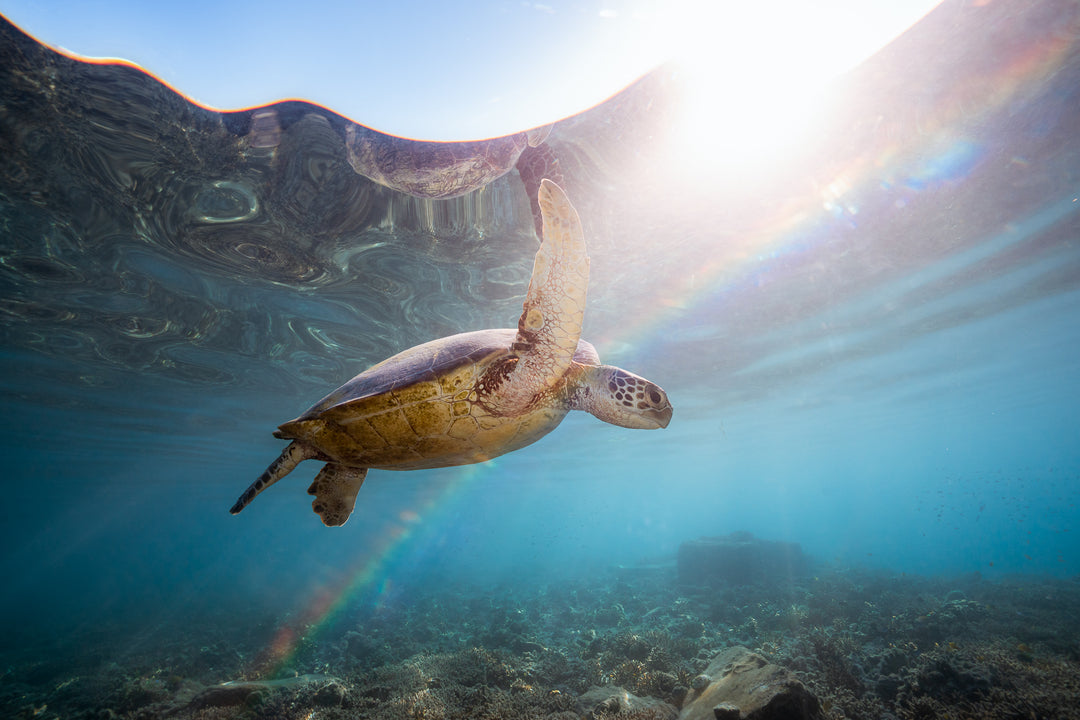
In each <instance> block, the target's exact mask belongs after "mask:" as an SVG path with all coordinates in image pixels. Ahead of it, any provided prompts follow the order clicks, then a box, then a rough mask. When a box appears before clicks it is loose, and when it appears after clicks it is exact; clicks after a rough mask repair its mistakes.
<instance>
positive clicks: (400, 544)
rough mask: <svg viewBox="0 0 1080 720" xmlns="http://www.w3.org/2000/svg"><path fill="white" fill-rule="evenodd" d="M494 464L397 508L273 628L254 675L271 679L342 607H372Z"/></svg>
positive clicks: (458, 473)
mask: <svg viewBox="0 0 1080 720" xmlns="http://www.w3.org/2000/svg"><path fill="white" fill-rule="evenodd" d="M496 466H497V462H496V461H494V460H489V461H488V462H486V463H482V464H479V465H467V466H463V467H460V468H450V469H448V470H447V471H445V472H448V473H451V475H450V481H449V482H447V483H446V484H445V485H435V486H429V487H432V488H433V490H432V492H431V493H430V494H429V496H428V497H427V498H425V499H423V500H422V501H421V502H420V503H419V507H417V508H415V509H407V510H403V511H402V512H401V513H399V515H398V521H397V522H394V523H392V524H389V525H388V527H387V529H386V531H385V533H384V534H383V536H382V537H381V538H380V540H379V541H378V543H377V544H376V545H375V546H374V547H369V548H367V550H368V551H367V552H365V553H364V554H363V555H361V556H359V559H358V560H357V561H356V562H355V563H354V564H353V565H352V566H351V567H350V568H348V570H347V571H346V572H345V573H343V576H342V577H343V579H342V580H341V582H339V583H336V585H334V586H330V587H328V586H323V587H320V588H317V589H316V590H314V591H312V593H311V597H310V598H309V600H308V601H307V607H306V608H305V609H304V610H303V612H301V613H300V614H299V617H298V618H297V619H296V620H294V621H292V622H290V623H287V624H282V625H281V627H279V628H278V630H277V633H276V634H275V636H274V639H273V640H272V641H271V643H270V646H269V647H268V648H266V650H265V651H264V653H263V657H262V658H261V659H260V660H259V661H258V662H256V663H255V667H256V671H255V672H256V674H257V675H258V676H259V677H265V678H274V677H277V676H278V674H279V673H280V672H281V671H282V670H283V669H284V668H285V667H286V666H288V665H289V663H290V662H291V661H292V659H293V657H294V656H295V654H296V652H297V650H298V649H299V648H300V647H301V646H302V644H303V643H304V642H306V641H309V640H313V639H314V638H315V637H317V636H318V635H319V633H320V632H322V631H323V630H324V629H325V628H327V627H328V626H330V625H331V624H333V622H334V620H335V619H336V618H337V617H338V616H339V615H340V614H341V612H342V611H343V610H345V609H346V608H356V607H362V606H365V605H370V606H373V607H378V606H379V605H380V604H381V603H382V602H383V601H384V600H385V599H386V597H387V596H388V595H389V594H390V592H391V590H392V588H393V578H392V570H393V568H394V566H395V565H397V564H398V563H399V562H400V561H401V560H402V559H403V558H404V557H406V556H408V555H409V554H410V553H409V551H410V550H415V549H417V548H419V547H422V546H423V545H424V543H425V542H430V540H431V539H432V536H433V535H434V534H435V532H434V531H435V530H436V529H437V528H438V527H440V523H441V521H442V520H443V519H444V518H445V517H446V516H448V515H449V514H450V513H449V511H450V509H451V508H453V507H454V505H455V503H456V502H457V501H459V500H460V498H461V497H462V496H463V494H464V492H465V490H466V489H467V488H468V487H469V486H471V485H473V484H474V482H475V481H476V480H477V479H478V478H480V477H483V476H485V475H488V474H491V473H492V472H494V471H495V468H496Z"/></svg>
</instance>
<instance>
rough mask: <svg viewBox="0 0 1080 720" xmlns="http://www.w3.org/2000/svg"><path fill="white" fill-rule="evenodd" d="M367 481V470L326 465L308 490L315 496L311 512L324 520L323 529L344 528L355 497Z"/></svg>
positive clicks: (354, 505) (354, 502) (309, 493)
mask: <svg viewBox="0 0 1080 720" xmlns="http://www.w3.org/2000/svg"><path fill="white" fill-rule="evenodd" d="M365 477H367V468H351V467H345V466H344V465H338V464H337V463H326V465H325V466H324V467H323V469H322V470H320V471H319V474H318V475H316V476H315V481H314V482H312V483H311V487H309V488H308V495H314V496H315V499H314V500H313V501H312V503H311V509H312V510H314V511H315V514H316V515H318V516H319V517H321V518H322V521H323V525H327V526H329V527H335V526H337V525H344V524H345V521H346V520H348V519H349V516H350V515H352V511H353V508H354V507H356V494H357V493H358V492H360V486H361V485H363V484H364V478H365Z"/></svg>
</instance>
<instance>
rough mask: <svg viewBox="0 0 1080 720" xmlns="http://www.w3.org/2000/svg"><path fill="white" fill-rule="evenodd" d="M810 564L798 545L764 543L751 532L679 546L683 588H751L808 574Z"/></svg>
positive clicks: (695, 541)
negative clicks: (753, 585)
mask: <svg viewBox="0 0 1080 720" xmlns="http://www.w3.org/2000/svg"><path fill="white" fill-rule="evenodd" d="M809 566H810V561H809V559H808V558H807V557H806V555H804V554H803V551H802V548H801V547H799V544H798V543H791V542H779V541H775V540H760V539H758V538H756V537H754V536H753V534H751V533H748V532H733V533H731V534H729V535H722V536H717V537H703V538H699V539H697V540H689V541H687V542H684V543H683V544H682V545H680V546H679V554H678V569H679V582H680V583H682V584H683V585H697V586H701V585H706V586H717V585H749V584H751V583H755V582H776V581H777V580H791V579H792V578H796V577H802V576H805V575H807V574H808V571H809Z"/></svg>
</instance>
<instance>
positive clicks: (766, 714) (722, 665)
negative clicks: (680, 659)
mask: <svg viewBox="0 0 1080 720" xmlns="http://www.w3.org/2000/svg"><path fill="white" fill-rule="evenodd" d="M704 674H705V675H708V676H709V677H710V678H712V681H711V682H710V683H709V684H708V685H706V686H705V687H704V688H702V689H700V690H693V691H691V692H690V694H689V695H687V696H686V702H685V704H684V705H683V709H682V712H681V713H680V714H679V718H678V720H714V718H720V719H721V720H736V719H738V720H820V718H821V717H822V714H821V705H820V703H819V702H818V699H817V698H816V697H814V695H813V694H811V692H810V691H809V690H807V689H806V687H805V686H804V685H803V684H802V682H801V681H800V680H799V679H798V678H797V677H795V675H794V674H793V673H792V672H791V671H790V670H787V669H785V668H782V667H780V666H779V665H773V664H772V663H770V662H769V661H768V660H766V659H765V658H763V657H762V656H760V655H758V654H757V653H754V652H751V651H749V650H747V649H746V648H744V647H742V646H739V645H736V646H734V647H730V648H728V649H727V650H724V651H723V652H721V653H719V654H718V655H717V656H716V657H714V658H713V660H712V662H711V663H709V667H708V668H707V669H706V670H705V673H704Z"/></svg>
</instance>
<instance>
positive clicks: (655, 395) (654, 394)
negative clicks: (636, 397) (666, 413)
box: [649, 390, 660, 405]
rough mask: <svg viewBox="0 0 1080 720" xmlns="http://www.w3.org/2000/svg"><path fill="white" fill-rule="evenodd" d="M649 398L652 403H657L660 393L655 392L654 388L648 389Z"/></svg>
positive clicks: (658, 402)
mask: <svg viewBox="0 0 1080 720" xmlns="http://www.w3.org/2000/svg"><path fill="white" fill-rule="evenodd" d="M649 399H650V400H652V401H653V402H654V403H656V404H658V405H659V404H660V393H658V392H656V391H655V390H649Z"/></svg>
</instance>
